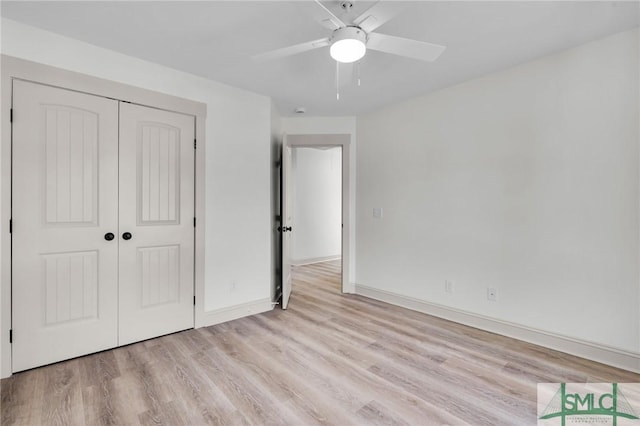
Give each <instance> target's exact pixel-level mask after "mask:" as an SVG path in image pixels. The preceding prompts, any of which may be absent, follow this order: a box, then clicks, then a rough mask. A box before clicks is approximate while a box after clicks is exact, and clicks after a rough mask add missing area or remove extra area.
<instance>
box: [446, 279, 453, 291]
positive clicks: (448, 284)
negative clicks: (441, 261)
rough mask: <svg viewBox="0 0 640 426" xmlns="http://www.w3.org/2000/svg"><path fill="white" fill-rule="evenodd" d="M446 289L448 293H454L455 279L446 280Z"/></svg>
mask: <svg viewBox="0 0 640 426" xmlns="http://www.w3.org/2000/svg"><path fill="white" fill-rule="evenodd" d="M444 291H445V292H446V293H453V281H451V280H444Z"/></svg>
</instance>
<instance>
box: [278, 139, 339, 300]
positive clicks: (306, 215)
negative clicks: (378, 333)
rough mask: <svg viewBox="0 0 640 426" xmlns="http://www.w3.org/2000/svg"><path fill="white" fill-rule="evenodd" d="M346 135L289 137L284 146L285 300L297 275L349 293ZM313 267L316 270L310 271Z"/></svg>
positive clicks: (287, 298)
mask: <svg viewBox="0 0 640 426" xmlns="http://www.w3.org/2000/svg"><path fill="white" fill-rule="evenodd" d="M350 139H351V136H350V135H348V134H344V135H285V137H284V141H283V148H282V194H281V230H282V232H281V236H282V244H281V247H282V256H281V258H282V269H281V270H282V297H281V307H282V308H283V309H286V308H287V306H288V303H289V296H290V294H291V291H292V278H293V277H294V276H295V277H296V278H300V274H293V272H294V270H295V271H296V272H302V273H303V275H304V273H311V274H315V275H320V276H321V275H324V276H325V277H326V279H327V283H328V284H329V283H330V282H335V287H336V291H338V292H341V293H348V292H350V291H349V287H348V286H349V272H348V271H349V247H350V237H349V228H350V227H349V211H350V209H349V142H350ZM312 265H313V267H312Z"/></svg>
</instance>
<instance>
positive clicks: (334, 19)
mask: <svg viewBox="0 0 640 426" xmlns="http://www.w3.org/2000/svg"><path fill="white" fill-rule="evenodd" d="M315 2H316V4H317V5H318V6H320V7H321V8H322V9H323V10H324V11H325V12H327V13H328V14H329V16H330V17H331V19H330V20H329V21H333V23H334V24H338V25H339V27H338V28H342V27H346V26H347V24H345V23H344V22H342V19H340V18H338V17H337V16H336V15H334V14H333V12H332V11H330V10H329V9H327V6H325V5H324V4H322V2H321V1H320V0H315ZM322 23H323V25H325V24H324V21H323V22H322ZM325 26H327V25H325ZM334 29H337V28H334Z"/></svg>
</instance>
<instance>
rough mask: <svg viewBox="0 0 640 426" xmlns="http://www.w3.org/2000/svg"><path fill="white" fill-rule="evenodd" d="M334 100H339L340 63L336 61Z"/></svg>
mask: <svg viewBox="0 0 640 426" xmlns="http://www.w3.org/2000/svg"><path fill="white" fill-rule="evenodd" d="M336 100H338V101H339V100H340V62H338V61H336Z"/></svg>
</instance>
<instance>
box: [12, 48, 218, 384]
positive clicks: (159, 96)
mask: <svg viewBox="0 0 640 426" xmlns="http://www.w3.org/2000/svg"><path fill="white" fill-rule="evenodd" d="M0 62H1V63H0V79H1V80H0V97H1V103H0V117H1V118H0V138H1V143H0V378H4V377H9V376H11V365H12V359H11V345H10V344H9V330H10V329H11V316H12V315H11V309H12V306H11V234H10V229H9V221H10V219H11V179H12V169H11V168H12V164H11V144H12V135H11V122H10V111H11V106H12V104H13V99H12V95H13V90H12V85H13V84H12V83H13V80H14V79H20V80H26V81H31V82H34V83H39V84H45V85H50V86H55V87H59V88H62V89H66V90H73V91H77V92H83V93H87V94H91V95H97V96H102V97H105V98H110V99H115V100H119V101H125V102H131V103H135V104H140V105H144V106H148V107H151V108H156V109H163V110H167V111H172V112H177V113H181V114H187V115H192V116H194V117H195V135H196V140H197V141H200V142H199V143H198V145H197V149H196V152H195V191H194V192H195V194H194V202H195V216H196V218H199V219H198V220H197V226H196V227H195V233H194V246H195V247H194V254H195V259H194V268H195V269H194V286H195V289H194V290H195V291H194V293H195V296H196V303H195V306H194V325H195V326H196V327H197V326H198V324H201V323H202V318H203V316H204V248H205V246H204V237H205V220H204V218H205V185H204V184H205V164H206V162H205V146H206V143H205V120H206V113H207V108H206V105H205V104H203V103H200V102H196V101H191V100H188V99H183V98H179V97H176V96H171V95H166V94H164V93H159V92H154V91H151V90H147V89H142V88H139V87H134V86H129V85H126V84H122V83H118V82H114V81H109V80H105V79H101V78H98V77H93V76H89V75H85V74H80V73H77V72H73V71H67V70H63V69H60V68H55V67H52V66H49V65H43V64H39V63H36V62H32V61H27V60H23V59H18V58H15V57H12V56H7V55H2V56H1V57H0ZM17 114H18V112H17V111H16V115H17Z"/></svg>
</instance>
